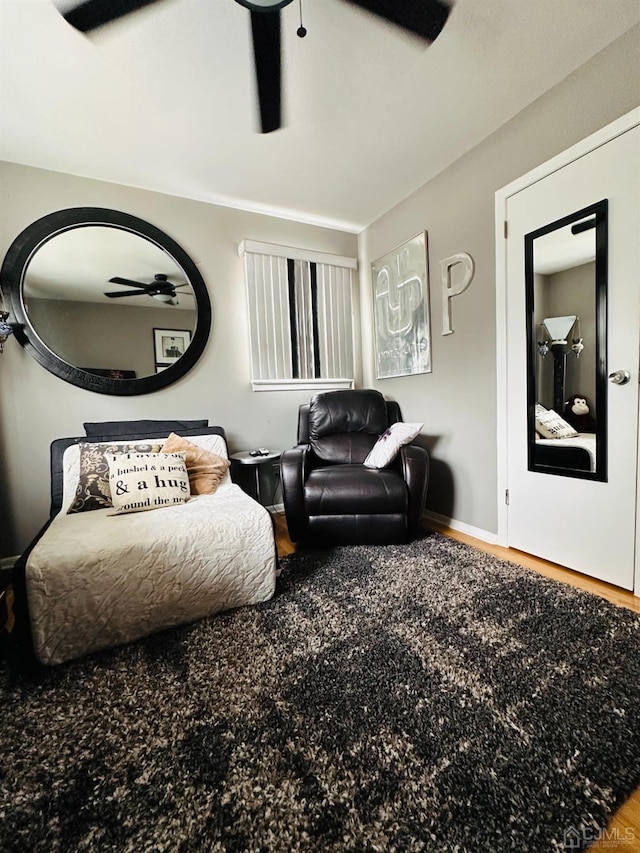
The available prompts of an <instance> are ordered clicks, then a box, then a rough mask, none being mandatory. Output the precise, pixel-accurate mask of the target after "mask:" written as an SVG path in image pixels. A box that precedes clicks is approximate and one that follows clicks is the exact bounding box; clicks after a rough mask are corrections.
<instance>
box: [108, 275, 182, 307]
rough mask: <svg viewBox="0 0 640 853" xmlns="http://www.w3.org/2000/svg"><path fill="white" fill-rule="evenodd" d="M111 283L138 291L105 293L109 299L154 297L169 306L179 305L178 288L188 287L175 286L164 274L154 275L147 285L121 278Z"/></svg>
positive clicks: (111, 280)
mask: <svg viewBox="0 0 640 853" xmlns="http://www.w3.org/2000/svg"><path fill="white" fill-rule="evenodd" d="M109 281H110V282H111V283H112V284H124V285H125V286H127V287H135V288H136V290H115V291H111V292H110V293H105V296H108V297H109V299H121V298H122V297H123V296H153V298H154V299H157V300H158V301H159V302H166V303H167V304H169V305H177V304H178V301H177V296H178V294H177V290H178V288H180V287H188V284H187V283H185V284H173V283H172V282H170V281H169V278H168V276H166V275H165V274H164V273H157V274H156V275H154V277H153V281H150V282H148V283H147V284H145V283H144V282H142V281H132V280H131V279H130V278H121V277H120V276H114V278H110V279H109ZM187 295H189V294H187Z"/></svg>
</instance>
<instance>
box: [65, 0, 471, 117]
mask: <svg viewBox="0 0 640 853" xmlns="http://www.w3.org/2000/svg"><path fill="white" fill-rule="evenodd" d="M156 2H158V0H82V2H77V0H75V2H74V0H56V5H57V7H58V8H59V10H60V12H61V13H62V15H63V17H64V18H65V20H67V21H68V22H69V23H70V24H71V25H72V26H74V27H75V28H76V29H77V30H80V32H83V33H88V32H91V31H92V30H95V29H97V28H98V27H101V26H103V25H104V24H108V23H110V22H111V21H115V20H116V19H117V18H122V17H123V16H125V15H128V14H129V13H130V12H135V11H136V10H137V9H142V8H143V7H144V6H150V5H152V4H153V3H156ZM235 2H236V3H239V4H240V5H241V6H244V7H245V8H246V9H249V12H250V13H251V34H252V38H253V58H254V67H255V74H256V84H257V89H258V102H259V106H260V129H261V132H262V133H270V132H271V131H273V130H277V129H278V128H279V127H280V126H281V124H282V106H281V55H280V54H281V50H280V41H281V38H280V10H281V9H282V8H284V7H285V6H288V5H289V4H290V3H292V2H293V0H235ZM344 2H346V3H352V4H353V5H355V6H359V7H360V8H361V9H364V10H365V11H367V12H372V13H373V14H375V15H378V16H379V17H381V18H384V19H385V20H386V21H388V22H389V23H391V24H395V25H396V26H399V27H402V29H404V30H407V31H408V32H410V33H412V34H413V35H416V36H418V37H419V38H421V39H422V40H423V41H425V42H426V43H428V44H431V42H433V41H435V39H436V38H437V37H438V35H439V34H440V32H441V30H442V28H443V27H444V25H445V23H446V22H447V18H448V17H449V13H450V11H451V7H452V6H453V3H454V2H455V0H344ZM298 35H299V36H301V37H302V36H304V35H306V30H305V29H304V27H303V26H302V25H301V26H300V28H299V30H298Z"/></svg>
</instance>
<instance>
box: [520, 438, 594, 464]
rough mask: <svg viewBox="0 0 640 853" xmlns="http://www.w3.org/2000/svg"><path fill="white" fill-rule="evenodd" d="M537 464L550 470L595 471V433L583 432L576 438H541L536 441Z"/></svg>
mask: <svg viewBox="0 0 640 853" xmlns="http://www.w3.org/2000/svg"><path fill="white" fill-rule="evenodd" d="M535 462H536V464H537V465H544V466H548V467H550V468H570V469H573V470H575V471H595V470H596V436H595V433H592V432H583V433H579V434H578V435H577V436H575V438H539V439H537V440H536V450H535Z"/></svg>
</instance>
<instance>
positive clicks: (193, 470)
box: [162, 432, 230, 495]
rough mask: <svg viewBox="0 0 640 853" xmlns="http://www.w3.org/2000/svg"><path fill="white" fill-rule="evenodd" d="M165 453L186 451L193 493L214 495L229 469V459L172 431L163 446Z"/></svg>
mask: <svg viewBox="0 0 640 853" xmlns="http://www.w3.org/2000/svg"><path fill="white" fill-rule="evenodd" d="M162 451H163V453H181V452H183V453H185V454H186V461H187V473H188V475H189V485H190V487H191V494H192V495H212V494H213V493H214V492H215V491H216V489H217V488H218V486H219V485H220V483H221V482H222V478H223V477H224V475H225V474H226V473H227V471H228V470H229V464H230V463H229V460H228V459H223V457H222V456H219V455H218V454H217V453H214V452H213V451H211V450H205V448H204V447H198V445H197V444H194V443H193V442H192V441H187V439H186V438H182V437H181V436H179V435H176V434H175V433H174V432H172V433H171V435H170V436H169V438H168V439H167V440H166V441H165V443H164V445H163V447H162Z"/></svg>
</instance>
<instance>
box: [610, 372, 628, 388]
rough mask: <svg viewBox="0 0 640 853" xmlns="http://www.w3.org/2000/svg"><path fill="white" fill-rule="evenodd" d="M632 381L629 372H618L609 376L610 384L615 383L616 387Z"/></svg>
mask: <svg viewBox="0 0 640 853" xmlns="http://www.w3.org/2000/svg"><path fill="white" fill-rule="evenodd" d="M630 379H631V374H630V373H629V371H628V370H616V371H614V372H613V373H610V374H609V382H613V384H614V385H626V384H627V382H628V381H629V380H630Z"/></svg>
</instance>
